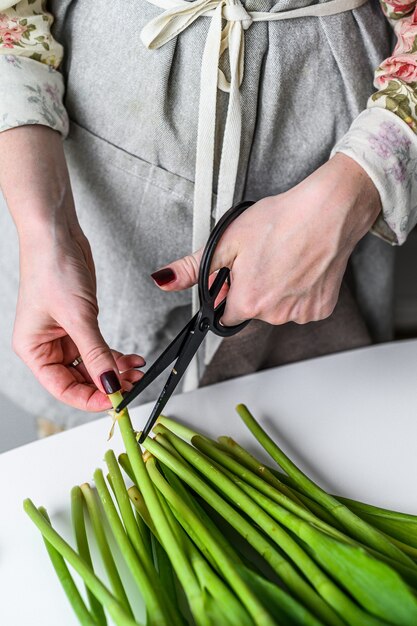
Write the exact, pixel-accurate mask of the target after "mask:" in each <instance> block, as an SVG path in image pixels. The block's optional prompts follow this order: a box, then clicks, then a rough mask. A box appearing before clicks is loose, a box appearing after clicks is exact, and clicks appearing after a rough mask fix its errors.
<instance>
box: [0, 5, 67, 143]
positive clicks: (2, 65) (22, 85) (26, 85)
mask: <svg viewBox="0 0 417 626" xmlns="http://www.w3.org/2000/svg"><path fill="white" fill-rule="evenodd" d="M45 7H46V0H21V1H20V2H17V3H16V2H13V1H11V0H0V93H1V98H0V131H3V130H8V129H10V128H14V127H16V126H22V125H25V124H43V125H46V126H50V127H51V128H53V129H55V130H57V131H59V132H60V133H61V134H62V135H63V136H66V134H67V133H68V118H67V114H66V111H65V108H64V106H63V95H64V82H63V78H62V75H61V74H60V72H59V71H58V68H59V65H60V63H61V61H62V57H63V49H62V46H61V45H60V44H59V43H58V42H57V41H56V40H55V39H54V38H53V36H52V34H51V25H52V22H53V17H52V15H51V14H50V13H48V12H47V11H46V8H45Z"/></svg>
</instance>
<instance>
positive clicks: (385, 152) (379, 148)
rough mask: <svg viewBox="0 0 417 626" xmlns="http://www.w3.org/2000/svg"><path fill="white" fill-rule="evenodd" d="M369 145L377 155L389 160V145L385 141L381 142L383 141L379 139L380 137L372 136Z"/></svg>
mask: <svg viewBox="0 0 417 626" xmlns="http://www.w3.org/2000/svg"><path fill="white" fill-rule="evenodd" d="M369 143H370V145H371V147H372V149H373V150H375V152H376V153H377V155H378V156H380V157H381V158H382V159H388V157H389V156H390V155H391V150H390V147H389V145H387V144H386V143H385V142H384V141H381V139H379V138H378V137H375V135H372V136H371V137H370V138H369Z"/></svg>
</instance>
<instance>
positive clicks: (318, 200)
mask: <svg viewBox="0 0 417 626" xmlns="http://www.w3.org/2000/svg"><path fill="white" fill-rule="evenodd" d="M380 210H381V205H380V198H379V194H378V191H377V190H376V188H375V186H374V184H373V183H372V181H371V179H370V178H369V177H368V175H367V174H366V172H365V171H364V170H363V169H362V168H361V167H360V166H359V165H358V164H357V163H356V162H355V161H353V160H352V159H350V158H349V157H347V156H345V155H343V154H336V155H335V156H334V157H333V158H332V159H331V160H329V161H328V162H327V163H325V164H324V165H323V166H322V167H320V168H319V169H318V170H316V171H315V172H314V173H313V174H311V175H310V176H309V177H308V178H306V179H305V180H304V181H302V182H301V183H300V184H298V185H297V186H296V187H294V188H292V189H290V190H289V191H287V192H285V193H282V194H280V195H278V196H273V197H270V198H265V199H263V200H260V201H259V202H257V203H256V204H254V205H253V206H252V207H250V208H249V209H247V210H246V211H245V212H244V213H243V214H242V215H241V216H239V217H238V218H237V219H236V220H235V221H234V222H233V223H232V224H231V226H230V227H229V228H228V229H227V231H226V232H225V234H224V235H223V237H222V239H221V240H220V243H219V245H218V247H217V249H216V253H215V256H214V259H213V264H212V271H215V270H218V269H220V268H221V267H223V266H227V267H229V268H230V269H231V287H230V290H229V293H228V296H227V305H226V310H225V312H224V315H223V318H222V322H223V323H224V324H225V325H227V326H230V325H233V324H237V323H238V322H241V321H243V320H246V319H260V320H263V321H265V322H269V323H270V324H285V323H286V322H290V321H293V322H297V323H299V324H305V323H307V322H311V321H316V320H321V319H324V318H326V317H328V316H329V315H330V314H331V313H332V311H333V309H334V307H335V305H336V302H337V298H338V294H339V289H340V285H341V282H342V278H343V275H344V272H345V269H346V265H347V262H348V259H349V256H350V254H351V253H352V251H353V249H354V247H355V245H356V244H357V242H358V241H359V240H360V239H361V238H362V237H363V236H364V235H365V234H366V233H367V232H368V230H369V229H370V227H371V226H372V224H373V223H374V221H375V220H376V218H377V216H378V213H379V212H380ZM201 254H202V250H199V251H198V252H196V253H194V254H192V255H190V256H186V257H184V258H182V259H180V260H178V261H175V262H173V263H171V264H170V265H169V266H168V267H166V268H163V269H162V270H159V271H158V272H155V273H154V274H153V275H152V277H153V279H154V280H155V282H156V283H157V284H158V285H159V286H160V287H161V288H162V289H164V290H165V291H177V290H182V289H186V288H188V287H191V286H192V285H194V284H195V283H196V282H197V280H198V268H199V263H200V259H201Z"/></svg>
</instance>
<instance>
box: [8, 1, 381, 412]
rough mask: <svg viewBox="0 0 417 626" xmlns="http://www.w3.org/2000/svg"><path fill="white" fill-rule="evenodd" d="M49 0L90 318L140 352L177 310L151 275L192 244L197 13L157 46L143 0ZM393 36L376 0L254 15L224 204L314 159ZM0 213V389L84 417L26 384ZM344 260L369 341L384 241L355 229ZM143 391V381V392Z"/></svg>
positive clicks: (175, 297)
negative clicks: (88, 263)
mask: <svg viewBox="0 0 417 626" xmlns="http://www.w3.org/2000/svg"><path fill="white" fill-rule="evenodd" d="M309 4H313V3H312V2H309V0H281V1H280V2H279V3H276V2H274V1H273V0H248V1H247V2H245V3H244V5H245V7H246V9H247V10H248V11H273V12H278V11H283V10H288V9H292V8H296V7H302V6H306V5H309ZM50 6H51V11H52V13H53V14H54V15H55V16H56V22H55V26H54V29H55V30H54V34H55V37H56V38H57V39H58V41H60V43H62V44H63V45H64V49H65V50H66V56H65V60H64V64H63V73H64V76H65V79H66V84H67V92H66V107H67V110H68V113H69V116H70V118H71V131H70V136H69V138H68V140H67V141H66V154H67V159H68V163H69V168H70V174H71V181H72V186H73V191H74V196H75V202H76V206H77V212H78V215H79V219H80V222H81V225H82V227H83V229H84V232H85V233H86V235H87V237H88V238H89V240H90V243H91V246H92V250H93V255H94V259H95V262H96V269H97V278H98V299H99V304H100V325H101V329H102V332H103V335H104V337H105V338H106V341H107V342H108V343H109V345H110V346H112V347H115V348H117V349H119V350H121V351H126V352H133V351H137V352H139V353H140V354H143V355H144V356H145V358H146V359H147V360H148V362H149V361H151V360H152V359H153V358H154V357H155V355H156V354H157V353H158V352H159V351H161V350H162V348H163V347H164V346H166V344H167V343H168V342H169V341H170V340H171V339H172V338H173V336H174V335H175V334H176V333H177V332H178V330H179V329H180V328H181V327H182V325H184V323H185V321H186V320H187V319H188V318H189V316H190V313H191V294H190V292H189V291H186V292H182V293H169V294H167V293H163V292H161V291H160V290H159V289H158V288H157V287H155V285H154V283H153V281H152V280H151V278H150V274H151V273H152V272H153V271H155V270H156V269H158V268H159V267H161V266H163V265H165V264H167V263H169V262H170V261H172V260H174V259H176V258H179V257H182V256H183V255H184V254H188V253H189V252H191V249H192V224H193V191H194V173H195V172H194V167H195V153H196V138H197V125H198V102H199V87H200V84H199V83H200V70H201V58H202V54H203V48H204V42H205V39H206V36H207V31H208V28H209V22H210V20H209V19H199V20H197V21H195V22H194V24H193V25H192V26H191V27H189V28H188V29H186V30H185V31H184V32H183V33H182V34H181V35H180V36H179V37H177V38H176V39H175V40H173V41H170V42H169V43H167V44H166V45H164V46H163V47H161V48H160V49H158V50H147V49H146V48H145V47H144V46H143V44H142V42H141V41H140V37H139V34H140V31H141V29H142V28H143V27H144V26H145V24H147V23H148V22H149V21H150V20H151V19H152V18H154V17H155V16H156V15H158V13H160V12H161V9H159V8H157V7H155V6H152V5H150V4H148V3H147V2H146V1H145V0H135V1H133V0H132V1H126V0H114V1H113V2H108V1H105V0H95V2H94V3H91V2H88V1H87V0H78V1H77V2H75V1H72V2H71V0H52V2H50ZM391 41H392V35H391V29H390V27H389V25H388V23H387V20H386V18H385V17H384V15H383V13H382V11H381V8H380V6H379V3H378V1H377V0H369V2H368V3H367V4H365V5H364V6H362V7H360V8H358V9H355V10H353V11H349V12H344V13H341V14H338V15H333V16H327V17H317V18H301V19H294V20H288V21H282V22H272V23H264V22H259V23H254V24H252V26H251V27H250V28H249V29H248V30H247V32H246V35H245V77H244V81H243V83H242V86H241V99H242V100H241V101H242V129H243V131H242V138H241V150H240V158H239V164H238V172H237V184H236V190H235V194H234V200H235V201H239V200H241V199H243V198H245V199H253V200H257V199H260V198H263V197H265V196H268V195H272V194H278V193H281V192H284V191H286V190H287V189H289V188H291V187H292V186H294V185H296V184H297V183H298V182H300V181H301V180H302V179H303V178H305V177H306V176H308V175H309V174H310V173H311V172H313V171H314V170H315V169H317V168H318V167H319V166H320V165H322V164H323V163H324V162H325V161H326V160H327V159H328V157H329V154H330V151H331V149H332V148H333V146H334V144H335V143H336V141H337V140H338V139H339V138H340V137H341V136H342V135H343V134H344V133H345V132H346V131H347V130H348V128H349V125H350V123H351V122H352V120H353V119H354V118H355V117H356V116H357V115H358V114H359V113H360V111H362V110H363V109H364V108H365V107H366V101H367V98H368V97H369V95H370V94H371V93H372V91H373V88H372V81H373V71H374V69H375V68H376V67H377V66H378V64H379V63H380V62H381V61H382V60H383V59H384V58H386V57H387V56H389V54H390V51H391ZM227 71H228V68H227V60H225V66H224V72H225V74H227ZM227 103H228V96H227V94H225V93H223V92H219V94H218V107H217V137H221V136H222V132H223V129H224V124H225V118H226V111H227ZM219 152H220V151H219V150H217V151H216V159H215V177H214V188H213V192H214V193H213V200H214V201H215V198H216V192H217V188H216V174H217V172H218V168H219ZM1 220H2V222H4V229H3V223H2V225H1V226H2V232H6V236H7V238H8V239H7V240H6V241H5V242H3V244H2V248H1V256H2V259H1V262H2V264H3V263H4V264H5V266H6V267H8V268H9V270H8V275H7V278H5V277H4V276H3V282H5V283H6V287H5V289H6V291H5V292H4V293H6V294H7V301H4V302H3V305H2V307H3V315H4V320H5V323H4V324H2V328H1V331H0V332H1V337H0V341H1V350H2V357H3V354H5V355H7V356H6V357H5V358H2V360H1V363H0V381H1V383H0V390H1V391H2V392H4V393H6V394H16V392H17V390H19V389H21V388H22V386H24V387H25V388H26V389H27V390H28V395H27V396H26V395H25V397H23V396H22V397H21V400H20V402H21V404H22V405H23V406H25V408H26V409H27V410H30V411H32V412H33V413H36V414H42V415H44V416H46V417H51V418H55V419H67V416H68V415H72V418H71V419H72V420H73V421H74V420H76V419H78V421H83V420H85V419H86V417H85V415H84V414H82V417H80V416H79V417H74V415H75V414H74V411H73V410H72V409H69V408H67V407H64V406H62V405H60V404H59V403H57V402H55V401H53V400H52V399H51V398H50V396H49V395H48V394H47V393H46V392H44V391H43V390H42V389H40V387H39V385H38V384H37V383H36V381H34V380H33V379H32V377H31V376H30V374H29V373H28V371H27V370H26V368H25V367H24V366H23V365H22V364H20V363H19V361H18V359H17V358H16V357H13V356H10V358H9V348H8V345H9V343H10V334H11V324H12V318H13V311H14V302H15V290H16V285H17V264H16V265H14V263H15V260H16V259H15V254H14V246H15V241H14V240H13V239H11V240H10V242H9V234H10V233H11V229H12V227H11V225H10V221H8V218H7V217H5V216H2V217H1ZM10 237H12V235H11V234H10ZM351 267H352V274H353V283H352V284H353V290H354V292H355V296H356V300H357V303H358V306H359V310H360V312H361V315H362V316H363V318H364V319H365V322H366V326H367V328H368V329H369V332H370V334H371V336H372V338H373V340H379V341H381V340H386V339H389V338H390V332H391V301H392V271H393V251H392V249H391V248H390V246H388V245H387V244H385V243H384V242H382V241H380V240H378V239H377V238H375V237H373V236H370V235H368V236H366V237H365V238H364V239H363V240H362V241H361V242H360V244H359V245H358V247H357V250H356V251H355V253H354V254H353V256H352V259H351ZM115 285H118V287H119V288H118V289H115ZM5 300H6V299H5ZM355 306H356V305H355ZM345 324H346V318H344V325H345ZM355 324H356V322H355ZM356 326H357V324H356ZM356 326H355V328H356ZM344 329H345V332H346V328H344ZM355 332H356V331H355ZM354 334H355V333H354ZM303 336H304V335H303ZM304 340H305V339H303V341H304ZM351 345H357V341H356V339H355V341H354V342H353V343H352V344H351ZM339 347H340V346H338V348H339ZM343 347H350V345H349V342H346V345H344V346H343ZM254 349H256V342H255V346H254ZM329 351H331V347H329ZM301 356H302V355H301ZM308 356H311V355H310V354H308ZM264 361H265V362H266V363H267V364H268V365H271V364H274V363H271V362H270V361H269V360H268V358H266V359H264ZM281 361H282V359H281ZM281 361H280V359H278V362H281ZM10 380H12V382H11V383H10ZM210 382H212V381H210ZM6 383H7V384H6ZM154 395H155V389H151V390H150V391H149V393H148V394H147V395H146V396H144V397H143V398H142V399H149V397H153V396H154Z"/></svg>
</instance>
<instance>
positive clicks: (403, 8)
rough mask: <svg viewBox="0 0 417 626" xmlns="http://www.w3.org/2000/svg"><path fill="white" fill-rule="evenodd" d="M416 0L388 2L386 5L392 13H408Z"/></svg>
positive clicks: (391, 0) (388, 0) (392, 0)
mask: <svg viewBox="0 0 417 626" xmlns="http://www.w3.org/2000/svg"><path fill="white" fill-rule="evenodd" d="M413 4H414V0H408V2H407V1H406V0H387V2H386V5H387V9H388V10H389V12H390V13H407V11H409V10H410V8H412V6H413Z"/></svg>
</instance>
